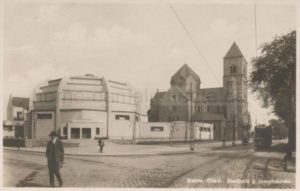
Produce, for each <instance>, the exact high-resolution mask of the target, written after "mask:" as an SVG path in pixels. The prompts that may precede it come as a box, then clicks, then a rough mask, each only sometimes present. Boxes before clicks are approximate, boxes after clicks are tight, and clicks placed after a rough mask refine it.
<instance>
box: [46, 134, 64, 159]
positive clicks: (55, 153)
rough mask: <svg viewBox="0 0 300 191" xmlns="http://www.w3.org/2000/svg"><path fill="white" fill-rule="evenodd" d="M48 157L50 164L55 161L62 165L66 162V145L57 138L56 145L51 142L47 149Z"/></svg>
mask: <svg viewBox="0 0 300 191" xmlns="http://www.w3.org/2000/svg"><path fill="white" fill-rule="evenodd" d="M46 157H47V160H48V162H53V161H55V162H56V163H57V164H60V163H61V162H63V161H64V145H63V143H62V141H61V140H60V139H58V138H57V140H56V142H55V144H53V143H52V141H49V142H48V144H47V149H46Z"/></svg>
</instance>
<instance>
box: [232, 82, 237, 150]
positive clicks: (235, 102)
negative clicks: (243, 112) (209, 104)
mask: <svg viewBox="0 0 300 191" xmlns="http://www.w3.org/2000/svg"><path fill="white" fill-rule="evenodd" d="M233 85H234V84H233ZM234 89H235V90H234V91H233V107H234V116H233V131H232V146H235V139H236V137H235V136H236V130H237V88H236V87H235V88H234Z"/></svg>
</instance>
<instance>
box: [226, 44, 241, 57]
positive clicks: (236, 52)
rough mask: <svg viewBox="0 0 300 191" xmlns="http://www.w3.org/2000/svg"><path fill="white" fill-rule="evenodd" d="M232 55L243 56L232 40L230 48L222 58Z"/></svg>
mask: <svg viewBox="0 0 300 191" xmlns="http://www.w3.org/2000/svg"><path fill="white" fill-rule="evenodd" d="M232 57H243V54H242V52H241V50H240V49H239V47H238V46H237V44H236V43H235V42H233V44H232V45H231V47H230V49H229V50H228V52H227V54H226V55H225V57H224V58H232Z"/></svg>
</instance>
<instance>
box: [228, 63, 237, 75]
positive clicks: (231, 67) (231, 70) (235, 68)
mask: <svg viewBox="0 0 300 191" xmlns="http://www.w3.org/2000/svg"><path fill="white" fill-rule="evenodd" d="M236 72H237V67H236V65H231V66H230V73H231V74H234V73H236Z"/></svg>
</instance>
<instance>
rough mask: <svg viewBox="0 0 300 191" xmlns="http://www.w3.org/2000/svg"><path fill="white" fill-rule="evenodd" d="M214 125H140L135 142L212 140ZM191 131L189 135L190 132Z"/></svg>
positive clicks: (181, 123)
mask: <svg viewBox="0 0 300 191" xmlns="http://www.w3.org/2000/svg"><path fill="white" fill-rule="evenodd" d="M213 129H214V125H213V124H210V123H199V122H194V123H191V126H190V123H189V122H186V121H172V122H144V123H141V127H140V129H139V134H138V136H137V142H149V141H153V142H155V141H188V140H190V139H193V140H195V141H201V140H213V134H214V132H213ZM191 130H193V131H192V132H193V133H192V134H191V135H190V131H191Z"/></svg>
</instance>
